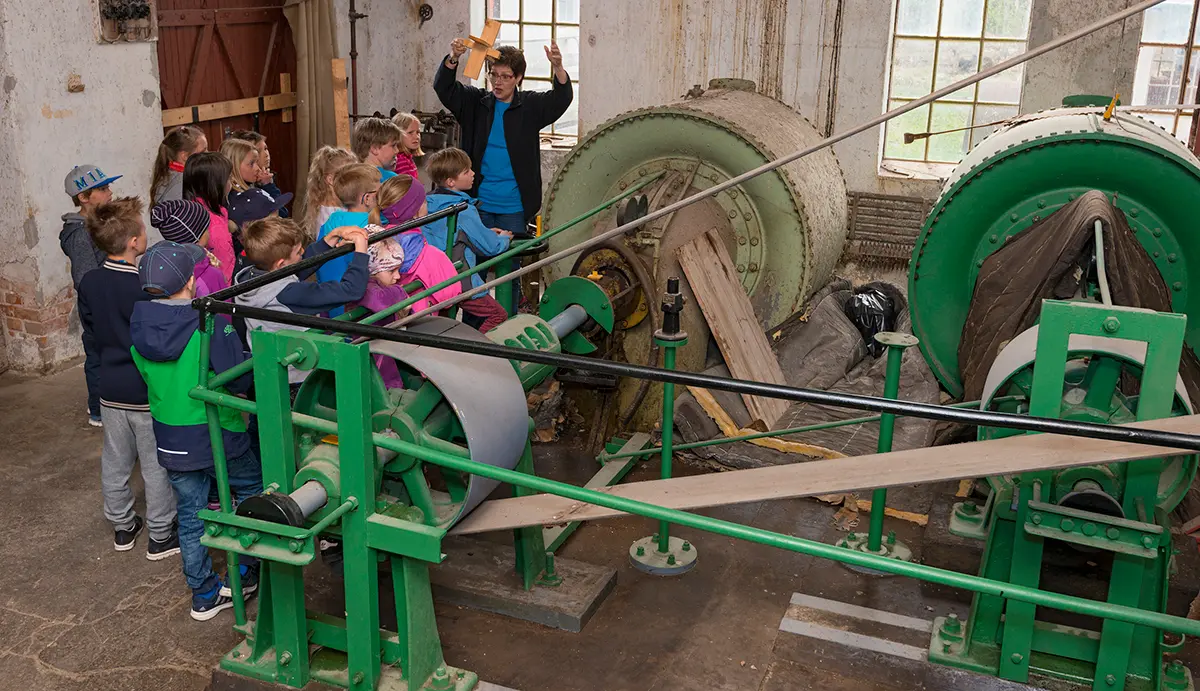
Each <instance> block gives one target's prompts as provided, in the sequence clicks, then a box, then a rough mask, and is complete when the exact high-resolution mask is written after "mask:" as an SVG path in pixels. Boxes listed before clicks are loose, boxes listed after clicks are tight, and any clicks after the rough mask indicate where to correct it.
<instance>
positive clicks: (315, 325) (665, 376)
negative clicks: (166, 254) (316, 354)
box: [193, 295, 1200, 451]
mask: <svg viewBox="0 0 1200 691" xmlns="http://www.w3.org/2000/svg"><path fill="white" fill-rule="evenodd" d="M193 305H194V306H196V307H197V308H198V309H208V310H209V311H211V312H218V313H222V314H231V315H239V316H243V317H249V318H252V319H258V320H261V321H269V322H276V323H279V324H287V325H290V326H298V327H302V328H306V329H320V330H323V331H333V332H340V333H346V334H350V335H354V336H365V337H367V338H377V339H379V340H383V341H393V342H396V343H406V344H410V345H418V346H429V347H431V348H439V349H442V350H450V351H455V352H460V353H472V354H475V355H485V356H488V357H496V358H502V359H505V360H518V361H521V362H533V363H537V364H540V365H550V366H553V367H573V368H575V369H580V370H583V371H585V372H599V373H602V374H614V375H617V376H621V377H636V378H639V379H649V380H652V381H658V382H664V383H665V382H671V383H674V384H681V385H683V386H695V387H699V388H704V389H716V390H718V391H729V392H732V393H738V394H749V395H751V396H766V397H768V398H780V399H785V400H789V401H800V402H803V403H817V404H822V405H831V406H836V407H840V408H851V409H854V410H868V411H873V412H879V413H892V414H894V415H907V416H910V417H919V418H925V419H928V420H945V421H948V422H960V423H964V424H970V425H982V426H986V427H1001V428H1005V429H1018V430H1025V431H1028V432H1047V433H1051V434H1063V435H1067V436H1072V437H1088V438H1091V439H1103V440H1107V441H1116V442H1128V443H1133V444H1148V445H1151V446H1163V447H1168V448H1176V449H1188V450H1190V451H1200V436H1198V435H1194V434H1181V433H1178V432H1162V431H1158V430H1148V429H1137V428H1133V427H1119V426H1116V425H1101V424H1097V423H1094V422H1075V421H1072V420H1059V419H1055V418H1044V417H1031V416H1028V415H1013V414H1010V413H993V412H985V411H975V410H963V409H957V408H947V407H944V406H938V405H930V404H927V403H912V402H907V401H899V400H889V399H885V398H875V397H873V396H859V395H855V394H844V393H832V392H829V391H817V390H815V389H801V388H797V387H792V386H781V385H778V384H763V383H761V382H753V381H745V380H742V379H732V378H729V377H714V376H712V375H708V374H696V373H694V372H681V371H678V370H668V369H661V368H658V367H647V366H645V365H631V364H628V363H621V362H610V361H607V360H594V359H592V358H586V357H580V356H578V355H567V354H563V353H545V352H541V351H537V350H525V349H523V348H510V347H508V346H502V345H498V344H494V343H483V342H479V341H465V340H461V339H457V338H446V337H445V336H434V335H430V334H421V333H416V332H412V331H406V330H402V329H390V328H387V327H382V326H373V325H365V324H356V323H354V322H344V321H338V320H335V319H325V318H323V317H311V316H308V315H303V314H293V313H291V312H278V311H276V310H266V309H261V308H258V307H245V306H241V305H235V304H231V303H227V302H217V301H216V300H215V299H214V297H213V296H211V295H210V296H208V297H204V298H200V299H199V300H197V301H195V302H194V303H193Z"/></svg>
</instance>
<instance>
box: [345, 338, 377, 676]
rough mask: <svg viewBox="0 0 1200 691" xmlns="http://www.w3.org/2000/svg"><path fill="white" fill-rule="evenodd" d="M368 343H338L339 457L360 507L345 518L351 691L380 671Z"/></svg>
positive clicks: (371, 367)
mask: <svg viewBox="0 0 1200 691" xmlns="http://www.w3.org/2000/svg"><path fill="white" fill-rule="evenodd" d="M368 348H369V347H368V344H365V343H364V344H360V345H350V344H345V343H340V344H337V345H336V346H335V347H334V353H335V358H334V363H335V366H336V371H337V377H336V379H335V382H334V383H335V390H336V397H337V411H338V416H337V417H338V457H339V459H341V462H340V463H339V466H340V468H341V481H342V496H343V497H344V498H345V499H355V500H357V501H358V509H357V510H355V511H351V512H349V513H347V514H346V516H345V517H344V518H342V554H343V558H344V565H343V573H344V575H345V592H346V670H347V673H348V674H349V677H350V686H349V688H350V690H351V691H365V690H368V689H375V687H376V685H377V684H378V682H379V673H380V669H379V667H380V662H381V660H380V639H379V554H378V553H377V552H376V551H375V550H374V549H372V548H371V547H370V545H369V544H368V542H367V520H368V519H369V518H370V517H371V514H373V513H374V507H375V497H376V494H377V487H376V481H375V473H376V470H375V447H374V445H373V444H372V442H371V435H372V433H373V432H374V430H373V429H372V425H371V420H372V417H371V416H372V412H373V411H372V407H371V391H372V387H371V382H372V378H373V377H374V376H376V375H375V373H374V371H373V370H374V365H373V364H372V362H371V357H370V350H369V349H368Z"/></svg>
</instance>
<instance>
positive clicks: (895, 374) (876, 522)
mask: <svg viewBox="0 0 1200 691" xmlns="http://www.w3.org/2000/svg"><path fill="white" fill-rule="evenodd" d="M903 360H904V348H902V347H900V346H897V345H891V344H889V345H888V347H887V374H886V375H885V377H884V380H883V397H884V398H887V399H891V400H896V399H898V398H899V397H900V363H901V362H902V361H903ZM895 428H896V416H895V415H892V414H891V413H884V414H882V415H880V416H879V441H878V443H877V444H876V445H875V450H876V451H877V452H879V453H888V452H889V451H891V450H892V432H893V431H894V430H895ZM886 507H887V488H886V487H880V488H877V489H875V490H873V491H872V492H871V520H870V523H868V525H867V549H868V550H870V551H871V552H874V553H876V554H878V553H879V552H880V550H881V549H882V548H883V514H884V509H885V508H886Z"/></svg>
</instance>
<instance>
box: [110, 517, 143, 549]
mask: <svg viewBox="0 0 1200 691" xmlns="http://www.w3.org/2000/svg"><path fill="white" fill-rule="evenodd" d="M144 527H145V524H144V523H142V517H141V516H134V517H133V527H132V528H130V529H129V530H118V531H116V532H115V533H114V534H113V548H114V549H116V550H117V551H118V552H128V551H129V550H131V549H133V543H134V542H135V541H136V540H137V536H138V535H140V534H141V532H142V528H144Z"/></svg>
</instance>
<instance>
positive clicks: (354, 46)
mask: <svg viewBox="0 0 1200 691" xmlns="http://www.w3.org/2000/svg"><path fill="white" fill-rule="evenodd" d="M366 18H367V15H365V14H363V13H361V12H359V11H358V10H357V9H356V8H355V7H354V0H350V81H352V82H354V88H353V89H351V91H350V109H351V110H353V111H354V112H355V113H357V112H358V20H360V19H366Z"/></svg>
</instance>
